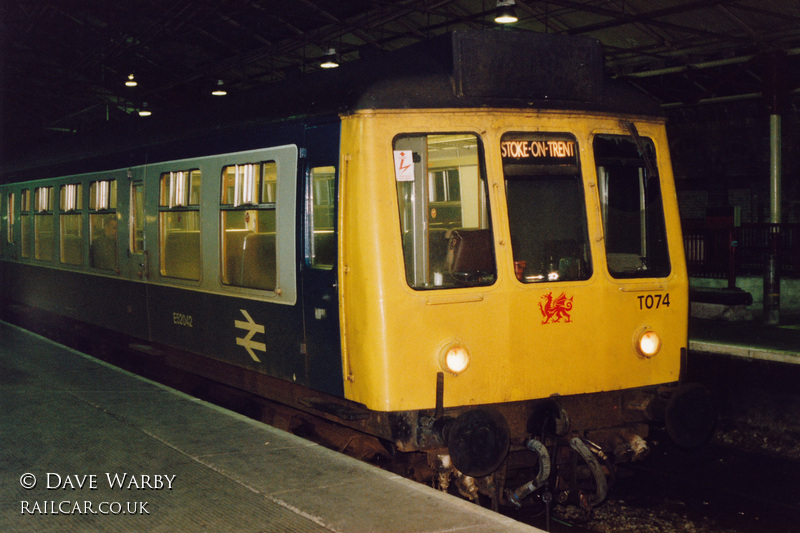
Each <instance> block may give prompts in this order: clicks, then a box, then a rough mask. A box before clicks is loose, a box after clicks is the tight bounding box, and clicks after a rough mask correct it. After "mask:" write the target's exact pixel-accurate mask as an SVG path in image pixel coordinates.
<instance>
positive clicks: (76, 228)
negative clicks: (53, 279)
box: [59, 183, 83, 265]
mask: <svg viewBox="0 0 800 533" xmlns="http://www.w3.org/2000/svg"><path fill="white" fill-rule="evenodd" d="M82 193H83V188H82V186H81V184H80V183H70V184H67V185H62V186H61V189H60V193H59V197H60V198H59V207H60V215H59V228H60V230H59V233H60V238H59V242H60V259H61V262H62V263H64V264H65V265H80V264H81V263H82V262H83V213H82V212H81V207H82V205H83V203H82V196H83V194H82Z"/></svg>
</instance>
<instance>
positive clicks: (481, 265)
mask: <svg viewBox="0 0 800 533" xmlns="http://www.w3.org/2000/svg"><path fill="white" fill-rule="evenodd" d="M393 148H394V154H393V155H394V170H395V180H396V182H397V196H398V204H399V205H398V207H399V210H400V231H401V238H402V244H403V257H404V260H405V273H406V280H407V282H408V284H409V285H410V286H411V287H412V288H414V289H442V288H453V287H464V286H477V285H491V284H493V283H494V282H495V279H496V278H497V268H496V266H495V257H494V239H493V236H492V228H491V224H490V218H489V208H488V200H487V198H488V189H487V184H486V173H485V171H484V163H483V147H482V145H481V143H480V141H479V139H478V137H477V136H475V135H472V134H468V133H467V134H444V135H401V136H398V137H397V138H395V140H394V146H393Z"/></svg>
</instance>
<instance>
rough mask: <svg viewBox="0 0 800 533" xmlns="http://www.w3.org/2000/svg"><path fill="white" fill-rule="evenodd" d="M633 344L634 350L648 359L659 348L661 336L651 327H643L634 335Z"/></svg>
mask: <svg viewBox="0 0 800 533" xmlns="http://www.w3.org/2000/svg"><path fill="white" fill-rule="evenodd" d="M635 344H636V352H637V353H638V354H639V355H641V356H642V357H646V358H648V359H649V358H651V357H653V356H654V355H656V354H657V353H658V352H659V350H661V337H660V336H659V335H658V333H656V332H655V331H653V330H652V329H650V328H644V329H642V330H641V331H640V332H639V334H638V335H636V340H635Z"/></svg>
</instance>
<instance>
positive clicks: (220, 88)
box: [211, 80, 228, 96]
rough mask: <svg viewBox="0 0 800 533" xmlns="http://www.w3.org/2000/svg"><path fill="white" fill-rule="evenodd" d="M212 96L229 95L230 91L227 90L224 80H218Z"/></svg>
mask: <svg viewBox="0 0 800 533" xmlns="http://www.w3.org/2000/svg"><path fill="white" fill-rule="evenodd" d="M211 94H213V95H214V96H225V95H226V94H228V91H226V90H225V83H224V82H223V81H222V80H217V85H216V86H215V87H214V90H213V91H211Z"/></svg>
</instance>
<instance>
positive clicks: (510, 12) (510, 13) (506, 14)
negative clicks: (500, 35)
mask: <svg viewBox="0 0 800 533" xmlns="http://www.w3.org/2000/svg"><path fill="white" fill-rule="evenodd" d="M515 5H516V2H515V1H514V0H498V2H497V14H496V15H495V17H494V21H495V22H496V23H498V24H513V23H514V22H517V21H518V20H519V19H518V18H517V11H516V9H514V6H515Z"/></svg>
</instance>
